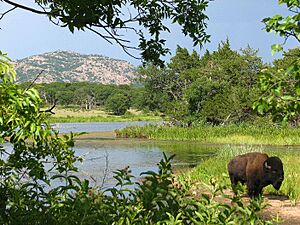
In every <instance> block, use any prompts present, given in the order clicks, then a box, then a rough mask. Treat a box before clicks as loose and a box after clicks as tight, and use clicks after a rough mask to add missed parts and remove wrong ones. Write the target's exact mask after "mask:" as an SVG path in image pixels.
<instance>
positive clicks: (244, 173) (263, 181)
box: [228, 152, 284, 198]
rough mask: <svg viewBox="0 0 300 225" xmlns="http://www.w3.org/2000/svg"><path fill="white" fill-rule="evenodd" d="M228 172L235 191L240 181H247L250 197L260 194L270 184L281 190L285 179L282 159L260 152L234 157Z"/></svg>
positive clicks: (229, 164) (243, 182)
mask: <svg viewBox="0 0 300 225" xmlns="http://www.w3.org/2000/svg"><path fill="white" fill-rule="evenodd" d="M228 173H229V176H230V181H231V185H232V189H233V191H234V192H235V187H236V185H237V184H238V182H241V183H242V184H245V183H246V185H247V189H248V195H249V197H250V198H254V197H257V196H259V195H260V194H261V193H262V189H263V188H264V187H265V186H267V185H269V184H272V185H273V187H274V188H275V189H276V190H279V188H280V186H281V184H282V181H283V179H284V172H283V165H282V162H281V160H280V159H279V158H278V157H268V155H267V154H264V153H260V152H251V153H247V154H243V155H238V156H236V157H234V158H233V159H232V160H230V162H229V163H228Z"/></svg>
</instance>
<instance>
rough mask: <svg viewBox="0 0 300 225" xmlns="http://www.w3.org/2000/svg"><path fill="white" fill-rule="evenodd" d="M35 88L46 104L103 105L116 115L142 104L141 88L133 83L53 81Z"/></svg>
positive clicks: (86, 107) (94, 106)
mask: <svg viewBox="0 0 300 225" xmlns="http://www.w3.org/2000/svg"><path fill="white" fill-rule="evenodd" d="M23 85H24V87H26V86H28V84H23ZM35 88H36V89H37V90H38V91H39V93H40V96H41V98H42V99H43V100H44V104H46V105H54V104H56V105H61V106H65V107H68V106H74V105H76V106H79V107H80V108H81V109H86V110H89V109H94V108H96V107H104V108H107V110H108V111H111V112H113V113H114V114H116V115H122V114H124V113H125V112H126V111H127V109H129V108H130V107H134V108H138V109H139V108H141V107H140V105H141V104H142V103H141V100H142V94H143V88H142V87H138V86H135V85H114V84H111V85H105V84H99V83H89V82H76V83H60V82H55V83H49V84H36V85H35Z"/></svg>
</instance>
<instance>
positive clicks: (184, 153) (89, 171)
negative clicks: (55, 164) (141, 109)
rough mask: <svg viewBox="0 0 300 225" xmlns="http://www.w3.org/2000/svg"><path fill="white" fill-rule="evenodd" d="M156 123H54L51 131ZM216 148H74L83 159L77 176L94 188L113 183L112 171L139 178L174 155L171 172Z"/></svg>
mask: <svg viewBox="0 0 300 225" xmlns="http://www.w3.org/2000/svg"><path fill="white" fill-rule="evenodd" d="M154 123H157V122H143V121H138V122H94V123H57V124H54V125H53V126H54V128H55V129H57V130H59V132H60V133H69V132H71V131H72V132H101V131H105V132H106V131H114V130H115V129H120V128H123V127H126V126H133V125H137V126H144V125H145V124H154ZM218 148H219V147H217V146H209V145H208V146H203V145H201V146H200V145H199V144H198V143H197V142H168V141H147V140H132V139H131V140H130V139H128V140H124V139H121V140H119V139H107V140H105V139H101V140H95V139H93V140H78V141H76V145H75V152H76V155H77V156H82V157H83V158H84V160H83V162H82V163H77V166H78V168H79V174H78V175H79V177H81V178H87V179H89V180H90V182H91V183H92V184H94V185H100V186H102V185H103V177H105V183H104V186H107V185H111V184H112V183H113V180H112V176H113V171H116V170H118V169H123V168H125V167H127V166H129V167H130V169H131V171H132V174H133V175H134V176H136V177H139V174H140V173H141V172H145V171H148V170H157V163H159V161H160V160H161V159H162V158H163V152H165V154H166V155H167V156H171V155H173V154H175V155H176V156H175V158H174V160H173V167H174V170H179V169H185V168H187V167H193V166H195V165H197V164H199V163H200V162H201V160H203V159H205V158H207V157H210V156H212V155H214V154H215V153H216V151H217V150H218Z"/></svg>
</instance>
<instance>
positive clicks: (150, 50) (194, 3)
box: [0, 0, 209, 64]
mask: <svg viewBox="0 0 300 225" xmlns="http://www.w3.org/2000/svg"><path fill="white" fill-rule="evenodd" d="M0 2H4V3H6V4H7V5H8V6H10V7H12V8H9V9H7V10H6V11H5V12H3V13H1V14H0V19H3V17H4V16H5V15H6V14H8V13H9V12H11V11H13V10H16V9H22V10H25V11H29V12H32V13H35V14H38V15H43V16H47V17H48V18H49V19H50V21H51V22H53V23H54V24H56V25H58V26H61V27H68V29H69V30H70V31H71V32H72V33H73V32H74V30H75V29H78V30H82V31H85V30H88V31H90V32H93V33H95V34H96V35H98V36H99V37H101V38H103V39H104V40H106V41H107V42H108V43H111V44H113V43H115V44H117V45H119V46H121V48H122V49H123V50H124V51H125V52H126V53H127V54H129V55H131V56H133V57H135V58H139V57H138V56H136V54H135V53H136V52H139V53H140V54H141V56H142V58H143V59H144V60H146V61H149V62H153V63H155V64H162V63H163V62H162V60H161V59H160V56H164V55H166V54H167V53H169V49H168V48H167V47H165V42H166V40H165V39H163V38H162V37H161V34H162V33H166V32H167V33H169V32H171V30H170V28H169V27H170V26H169V24H170V23H173V24H178V25H179V26H181V31H182V33H183V34H184V35H185V36H188V37H190V38H191V39H192V40H193V43H194V45H200V47H201V46H202V45H203V44H204V43H206V42H207V41H208V40H209V35H207V34H206V32H205V29H206V26H207V24H206V20H207V19H208V17H207V16H206V15H205V14H204V12H205V10H206V7H207V5H208V0H189V1H186V0H185V1H178V0H172V1H162V0H155V1H147V0H142V1H141V0H139V1H137V0H131V1H128V0H118V1H98V0H92V1H67V0H63V1H54V0H47V1H43V0H35V1H34V6H36V7H34V6H33V7H28V6H26V5H25V4H21V3H17V2H15V1H10V0H1V1H0ZM125 32H126V35H124V33H125ZM129 33H131V34H133V35H134V36H135V37H136V38H138V39H139V44H138V47H137V46H136V45H135V43H133V42H132V40H131V39H129V38H126V36H127V35H128V37H130V34H129Z"/></svg>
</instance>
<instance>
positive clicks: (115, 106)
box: [105, 93, 130, 116]
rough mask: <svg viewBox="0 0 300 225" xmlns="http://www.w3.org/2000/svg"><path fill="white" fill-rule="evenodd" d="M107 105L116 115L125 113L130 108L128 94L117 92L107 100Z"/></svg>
mask: <svg viewBox="0 0 300 225" xmlns="http://www.w3.org/2000/svg"><path fill="white" fill-rule="evenodd" d="M105 107H106V109H107V110H109V111H111V112H112V113H113V114H115V115H119V116H120V115H124V114H125V113H126V111H127V110H128V109H129V108H130V101H129V99H128V96H126V95H123V94H120V93H117V94H114V95H111V96H109V97H108V99H107V100H106V104H105Z"/></svg>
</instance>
